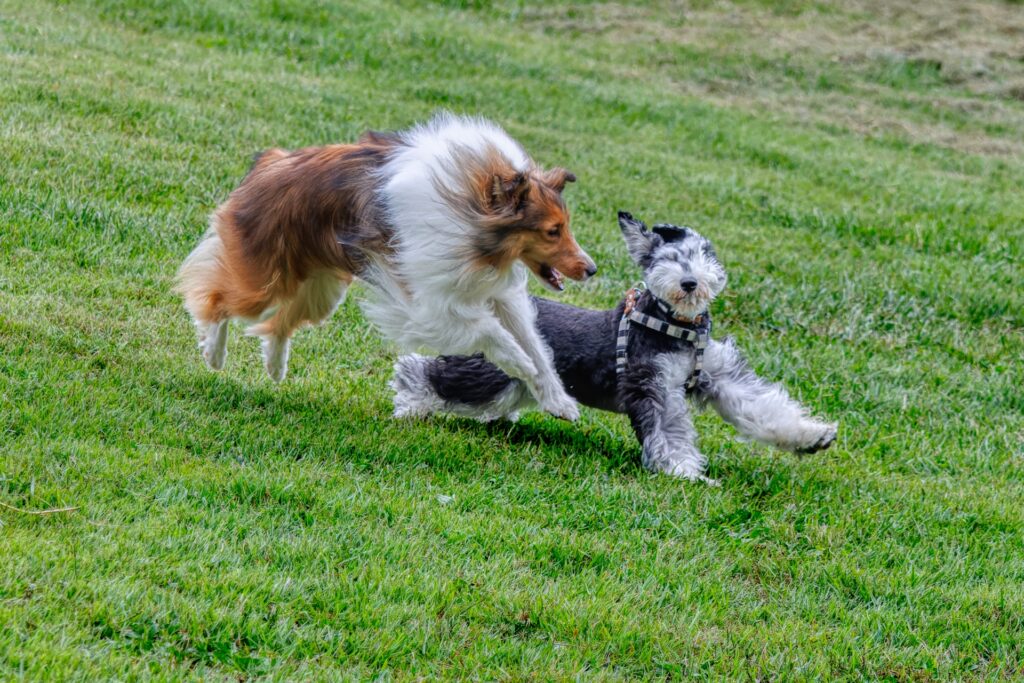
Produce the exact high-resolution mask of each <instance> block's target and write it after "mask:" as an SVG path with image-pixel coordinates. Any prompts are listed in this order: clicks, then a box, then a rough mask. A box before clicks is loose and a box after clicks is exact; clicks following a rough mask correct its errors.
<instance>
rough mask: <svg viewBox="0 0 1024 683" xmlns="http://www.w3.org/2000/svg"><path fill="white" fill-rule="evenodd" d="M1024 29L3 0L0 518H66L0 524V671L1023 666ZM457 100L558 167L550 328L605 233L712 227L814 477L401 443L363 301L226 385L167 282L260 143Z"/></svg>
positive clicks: (737, 460) (495, 435)
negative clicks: (568, 249) (675, 469)
mask: <svg viewBox="0 0 1024 683" xmlns="http://www.w3.org/2000/svg"><path fill="white" fill-rule="evenodd" d="M1019 12H1020V10H1019V6H1018V5H1014V4H1001V3H974V4H972V5H971V7H970V8H967V9H964V8H962V7H961V5H960V4H959V3H952V2H946V1H945V0H943V1H941V2H936V3H924V4H922V3H910V2H909V0H908V1H907V2H902V1H901V2H896V3H880V2H879V3H876V2H874V0H865V2H862V3H825V2H817V1H811V0H790V1H788V2H785V3H779V4H777V5H776V4H772V3H768V2H759V1H757V0H744V1H743V2H738V3H736V4H734V5H730V4H727V3H725V2H694V3H693V4H692V5H677V4H674V3H668V2H656V3H649V4H644V5H642V6H637V7H627V6H623V5H617V4H605V3H581V4H576V5H571V4H564V3H545V4H544V5H543V6H529V5H526V4H524V3H516V2H504V1H497V2H493V3H492V2H488V1H487V0H474V1H473V2H456V1H452V2H438V3H433V4H420V3H413V2H407V1H400V2H381V3H361V2H330V3H326V2H312V1H300V0H259V1H258V2H253V3H233V2H228V1H227V0H203V1H201V2H189V3H185V2H181V3H178V2H172V1H171V0H164V1H161V2H149V1H146V0H118V1H115V0H91V1H84V0H83V1H81V2H78V1H75V2H52V1H51V0H39V1H36V2H16V1H13V0H0V73H2V74H3V76H2V78H0V351H2V353H0V436H2V438H0V502H3V503H4V504H5V505H7V506H13V507H14V508H17V509H20V510H39V509H46V508H52V507H65V506H74V507H77V508H78V509H77V510H75V511H72V512H65V513H55V514H52V515H45V516H38V515H28V514H24V513H22V512H16V511H14V510H12V509H11V508H9V507H3V508H0V623H2V624H3V625H4V627H3V628H2V629H0V679H4V680H21V679H24V680H75V679H78V680H98V679H119V680H135V679H157V680H179V679H229V678H230V679H239V680H242V679H250V678H251V679H256V678H267V679H272V680H285V679H320V678H324V679H333V678H343V679H346V678H350V679H368V678H380V679H384V680H407V679H416V678H431V679H432V678H466V677H470V678H479V679H513V680H527V679H529V680H551V679H569V678H586V679H599V680H605V679H607V680H620V679H658V678H672V679H675V678H684V677H687V678H688V677H695V678H703V679H721V678H739V679H761V680H767V679H772V680H793V679H850V680H859V679H872V680H878V679H885V680H941V679H949V680H964V679H1000V678H1005V679H1015V678H1019V677H1021V676H1022V675H1024V620H1022V616H1021V615H1022V614H1024V586H1022V583H1024V540H1022V539H1024V536H1022V523H1024V509H1022V507H1021V505H1020V501H1021V500H1022V496H1024V471H1022V462H1021V458H1022V455H1024V437H1022V436H1021V435H1022V434H1024V392H1022V391H1021V386H1022V384H1024V369H1022V368H1024V365H1022V364H1021V357H1022V354H1024V338H1022V337H1024V334H1022V328H1024V290H1022V288H1021V281H1022V272H1024V269H1022V264H1021V257H1022V245H1024V228H1022V216H1024V193H1021V192H1020V187H1021V186H1022V184H1024V162H1022V161H1021V159H1022V157H1021V156H1020V154H1019V152H1020V144H1021V143H1020V141H1021V139H1022V133H1024V102H1022V101H1021V99H1020V97H1019V93H1020V92H1021V90H1020V87H1021V86H1020V83H1021V81H1020V78H1021V76H1022V72H1024V61H1021V59H1020V56H1021V55H1020V51H1019V36H1020V33H1021V31H1024V28H1022V27H1024V20H1022V18H1021V15H1020V14H1019ZM1015 36H1016V38H1015ZM1015 41H1016V42H1015ZM1014 50H1016V52H1014ZM975 62H978V63H979V64H980V67H978V68H975ZM441 107H445V108H451V109H454V110H457V111H464V112H472V113H480V114H483V115H486V116H489V117H492V118H494V119H496V120H498V121H500V122H501V123H502V124H503V125H505V126H506V127H507V128H508V129H509V130H510V132H512V133H513V134H514V135H515V136H516V137H518V138H519V139H521V140H522V141H523V142H524V144H525V145H526V147H527V148H528V149H529V150H530V151H531V152H533V153H534V155H535V156H536V157H537V158H538V159H539V160H540V161H541V162H542V163H545V164H547V165H555V164H564V165H566V166H568V167H569V168H571V169H572V170H573V171H575V172H576V173H577V174H578V175H579V177H580V182H579V183H577V185H575V186H572V187H571V188H570V190H569V191H568V197H569V202H570V205H571V207H572V209H573V211H574V226H575V230H576V234H577V236H578V237H579V239H580V241H581V243H582V244H584V245H585V246H586V247H587V248H588V250H589V251H590V253H591V254H592V255H593V256H595V258H597V260H598V262H599V263H600V264H601V269H602V271H601V274H600V276H599V277H598V278H596V279H595V280H594V281H592V282H590V283H587V284H585V285H574V286H572V287H570V289H569V291H568V292H567V293H566V294H565V298H566V299H567V300H571V301H574V302H578V303H582V304H586V305H592V306H609V305H611V304H612V303H614V302H615V301H616V300H617V298H618V297H619V296H620V295H621V294H622V292H623V291H624V290H625V288H626V287H627V286H628V285H629V284H631V283H632V282H633V281H634V280H635V278H636V271H635V269H634V268H633V267H631V266H630V265H629V263H628V262H627V257H626V254H625V250H624V248H623V245H622V244H621V243H620V238H619V236H618V231H617V228H616V226H615V219H614V217H615V210H617V209H620V208H622V209H628V210H630V211H632V212H634V213H635V214H637V215H639V216H641V217H644V218H646V219H647V220H649V221H655V220H671V221H676V222H688V223H691V224H693V225H695V226H697V227H699V229H701V230H702V231H703V232H705V233H706V234H708V235H710V236H711V237H712V238H713V239H714V240H715V242H716V245H717V247H718V251H719V254H720V256H721V257H722V258H723V260H724V261H725V263H726V264H727V267H728V268H729V271H730V275H731V280H730V286H729V288H728V289H727V295H726V296H724V297H723V299H722V300H721V301H720V302H719V303H718V304H717V308H716V310H715V315H716V321H717V322H718V325H717V329H718V330H719V331H720V333H722V334H732V335H735V336H736V337H737V338H738V341H739V343H740V344H741V346H742V347H744V348H745V349H746V350H747V352H748V355H749V356H750V358H751V360H752V362H753V363H754V365H755V366H756V367H757V368H758V369H759V370H760V371H761V372H762V373H763V374H765V375H767V376H770V377H775V378H778V379H780V380H782V381H784V382H785V383H786V384H787V386H789V387H790V388H791V389H792V391H793V392H794V393H795V394H797V395H798V396H800V397H801V398H802V399H803V400H804V401H806V402H807V403H808V404H809V405H810V406H812V407H813V410H814V411H815V412H816V413H818V414H821V415H823V416H827V417H829V418H833V419H837V420H839V422H840V423H841V431H840V441H839V443H838V444H837V446H836V447H834V448H833V449H832V450H830V451H828V452H826V453H824V454H821V455H819V456H815V457H811V458H806V459H803V460H799V459H796V458H794V457H792V456H789V455H785V454H777V453H774V452H771V451H769V450H766V449H765V448H762V447H760V446H754V445H750V444H744V443H739V442H737V441H735V440H734V439H733V438H732V433H731V432H730V430H729V429H728V428H727V427H725V426H724V425H722V423H721V422H720V421H719V420H717V419H716V418H714V417H713V416H701V417H700V418H699V420H698V427H699V429H700V431H701V433H702V446H703V448H704V450H705V451H706V452H707V453H708V454H709V456H710V471H709V474H710V475H711V476H712V477H715V478H718V479H720V480H721V481H722V486H721V487H720V488H715V489H711V488H706V487H704V486H698V485H689V484H686V483H683V482H680V481H677V480H673V479H670V478H668V477H664V476H654V475H649V474H647V473H645V472H644V471H643V470H642V469H641V468H640V467H639V464H638V460H639V448H638V446H637V444H636V443H635V441H634V439H633V438H632V435H631V433H630V431H629V429H628V425H627V424H626V423H625V421H624V420H623V419H621V418H619V417H618V416H609V415H605V414H599V413H596V412H592V411H585V412H584V415H583V418H582V419H581V421H580V423H579V424H576V425H569V424H565V423H562V422H558V421H555V420H552V419H549V418H547V417H545V416H542V415H532V416H529V417H526V418H525V419H524V420H523V421H522V422H521V423H519V424H516V425H509V424H496V425H490V426H481V425H477V424H474V423H469V422H465V421H460V420H454V419H437V420H431V421H426V422H419V423H411V422H396V421H393V420H391V419H390V418H389V416H388V415H389V409H390V396H389V393H388V390H387V388H386V381H387V379H388V377H389V372H390V364H391V362H392V360H393V358H394V350H393V349H391V348H389V347H387V346H386V345H384V344H382V342H381V341H380V340H379V338H378V337H377V336H376V335H375V334H374V333H373V331H372V330H370V329H368V328H367V326H366V325H365V324H364V322H363V320H362V317H361V315H360V313H359V310H358V306H357V305H356V302H355V301H349V302H347V303H346V304H345V305H344V306H343V307H342V308H341V310H340V311H339V312H338V314H337V315H336V316H335V317H334V318H333V319H332V321H330V323H329V324H327V325H325V326H323V327H320V328H317V329H315V330H311V331H306V332H303V333H301V334H300V336H299V337H298V339H297V343H296V344H295V347H294V353H293V362H292V366H291V374H290V376H289V378H288V380H287V381H286V382H285V383H284V384H282V385H281V386H272V385H271V383H270V382H269V380H268V379H267V378H266V377H265V376H264V374H263V372H262V370H261V367H260V364H259V362H258V360H257V357H258V356H257V354H258V351H257V344H256V342H255V341H254V340H252V339H246V338H241V337H240V336H239V335H237V334H236V335H235V337H234V338H233V339H232V342H231V345H230V347H229V348H230V355H229V366H228V369H227V370H226V371H225V372H224V373H221V374H214V373H210V372H208V371H207V370H206V369H205V368H204V367H203V366H202V364H201V362H200V359H199V356H198V353H197V352H196V350H195V348H194V340H193V336H192V330H191V328H190V325H189V322H188V320H187V317H186V315H185V313H184V311H183V310H182V308H181V305H180V302H179V301H178V300H177V299H176V298H175V297H174V296H173V295H172V294H171V293H170V286H171V281H172V277H173V274H174V271H175V269H176V267H177V265H178V264H179V263H180V261H181V260H182V258H183V257H184V256H185V254H186V253H187V252H188V251H189V249H190V248H191V247H192V246H193V245H194V244H195V242H196V240H197V238H198V237H199V235H200V234H201V233H202V232H203V229H204V224H205V217H206V215H207V214H208V213H209V211H210V210H211V209H212V207H214V206H215V205H216V204H217V203H218V202H219V201H220V200H222V199H223V198H224V197H225V195H226V194H227V192H229V191H230V189H231V188H232V187H233V185H234V184H235V183H236V182H237V181H238V179H239V178H240V177H241V175H242V174H243V173H244V170H245V168H246V166H247V164H248V161H249V158H250V156H251V155H252V153H253V152H255V151H257V150H260V149H262V148H265V147H268V146H272V145H282V146H292V147H295V146H299V145H306V144H319V143H324V142H329V141H340V140H349V139H352V138H354V137H355V136H356V135H357V134H358V133H359V132H361V131H362V130H364V129H367V128H385V129H386V128H397V127H403V126H406V125H408V124H410V123H411V122H413V121H416V120H421V119H423V118H424V117H427V116H429V115H430V113H431V112H433V111H434V110H436V109H437V108H441Z"/></svg>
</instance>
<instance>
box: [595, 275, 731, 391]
mask: <svg viewBox="0 0 1024 683" xmlns="http://www.w3.org/2000/svg"><path fill="white" fill-rule="evenodd" d="M642 293H643V290H640V289H638V288H636V287H634V288H633V289H631V290H629V291H628V292H627V293H626V306H625V308H624V309H623V311H622V320H621V321H620V322H619V334H618V337H617V341H616V344H615V371H616V374H617V375H618V376H619V377H621V376H622V373H623V371H625V369H626V363H627V362H628V361H629V357H628V356H627V354H626V349H627V347H628V346H629V329H630V323H633V324H634V325H642V326H643V327H646V328H647V329H650V330H654V331H655V332H660V333H661V334H665V335H668V336H669V337H674V338H676V339H682V340H684V341H687V342H689V343H691V344H693V348H694V352H695V353H694V359H693V372H691V373H690V376H689V378H687V380H686V384H685V387H686V390H687V391H690V390H692V389H693V388H694V387H696V386H697V382H698V380H699V379H700V373H701V370H702V369H703V368H704V349H706V348H707V346H708V341H709V340H710V339H711V316H710V315H709V314H708V313H707V312H706V311H705V312H704V313H703V314H701V315H698V316H697V317H696V318H694V319H693V320H692V321H682V320H680V319H679V318H676V317H675V316H674V315H673V313H672V309H671V308H670V307H669V306H668V304H666V303H665V302H664V301H661V300H660V299H655V303H657V305H658V309H659V310H660V311H661V312H662V313H664V314H665V315H667V316H668V317H669V318H671V319H672V320H675V321H676V322H682V323H683V325H676V324H672V323H670V322H668V321H665V320H660V319H659V318H654V317H651V316H649V315H645V314H643V313H641V312H640V311H638V310H636V303H637V301H638V300H639V299H640V295H641V294H642ZM684 325H685V326H684Z"/></svg>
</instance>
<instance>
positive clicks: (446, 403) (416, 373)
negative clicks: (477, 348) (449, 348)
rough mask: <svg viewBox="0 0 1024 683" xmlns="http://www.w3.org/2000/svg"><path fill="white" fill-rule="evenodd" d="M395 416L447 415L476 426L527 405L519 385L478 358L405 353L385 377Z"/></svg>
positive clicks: (510, 416)
mask: <svg viewBox="0 0 1024 683" xmlns="http://www.w3.org/2000/svg"><path fill="white" fill-rule="evenodd" d="M390 386H391V388H392V389H393V390H394V392H395V396H394V404H395V412H394V416H395V417H425V416H427V415H430V414H432V413H452V414H454V415H461V416H463V417H471V418H473V419H475V420H479V421H480V422H491V421H493V420H497V419H501V418H507V419H510V420H516V419H517V418H518V416H519V411H520V410H522V409H524V408H529V407H531V406H532V405H533V399H532V397H531V396H530V394H529V392H528V391H527V389H526V387H525V386H524V385H523V383H522V381H520V380H516V379H512V378H510V377H509V376H508V375H506V374H505V373H503V372H502V371H501V370H499V369H498V368H497V367H496V366H495V365H494V364H492V363H490V362H489V361H488V360H487V359H485V358H484V357H483V356H480V355H475V356H441V357H427V356H421V355H419V354H415V353H411V354H408V355H405V356H402V357H400V358H399V359H398V360H397V361H395V374H394V376H393V377H392V378H391V382H390Z"/></svg>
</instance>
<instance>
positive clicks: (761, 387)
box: [702, 339, 836, 453]
mask: <svg viewBox="0 0 1024 683" xmlns="http://www.w3.org/2000/svg"><path fill="white" fill-rule="evenodd" d="M704 373H705V376H706V378H707V381H706V383H705V389H704V396H703V397H702V398H703V399H704V400H706V401H708V402H709V403H711V405H712V406H713V407H714V408H715V410H716V411H717V412H718V414H719V415H721V416H722V419H723V420H725V421H726V422H728V423H729V424H731V425H732V426H733V427H735V428H736V431H738V432H739V433H740V434H742V435H743V436H745V437H747V438H750V439H755V440H757V441H760V442H762V443H767V444H771V445H772V446H775V447H777V448H782V449H784V450H787V451H795V452H798V453H813V452H815V451H819V450H823V449H825V448H828V447H829V446H830V445H832V442H833V441H835V438H836V425H835V424H832V423H827V422H822V421H820V420H816V419H814V418H812V417H809V416H808V415H807V411H806V410H805V409H804V407H803V406H801V405H800V404H799V403H797V402H796V401H794V400H793V399H792V398H790V396H789V394H788V393H787V392H786V390H785V389H784V388H783V387H782V385H781V384H775V383H773V382H767V381H765V380H763V379H761V378H760V377H758V376H757V375H756V374H755V373H754V371H753V370H752V369H751V368H750V366H749V365H747V362H746V361H745V360H744V359H743V356H742V355H741V354H740V352H739V350H737V349H736V347H735V346H734V345H733V342H732V340H731V339H727V340H726V341H725V342H724V343H719V342H714V341H713V342H711V343H710V344H709V345H708V349H707V351H706V352H705V353H704Z"/></svg>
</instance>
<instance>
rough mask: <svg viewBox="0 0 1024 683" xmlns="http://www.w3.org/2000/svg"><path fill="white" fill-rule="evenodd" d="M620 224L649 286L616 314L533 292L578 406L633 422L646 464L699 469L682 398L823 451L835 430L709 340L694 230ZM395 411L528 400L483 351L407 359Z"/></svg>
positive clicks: (710, 256)
mask: <svg viewBox="0 0 1024 683" xmlns="http://www.w3.org/2000/svg"><path fill="white" fill-rule="evenodd" d="M619 227H620V228H621V229H622V234H623V236H624V237H625V240H626V246H627V247H628V249H629V253H630V256H632V257H633V260H634V261H636V263H637V264H638V265H639V266H640V267H641V268H643V271H644V281H645V282H646V283H647V289H646V291H643V292H637V291H635V290H634V292H631V294H630V295H629V296H627V297H626V299H624V300H623V301H622V302H620V303H619V305H618V306H616V307H615V308H613V309H611V310H605V311H592V310H587V309H583V308H578V307H575V306H570V305H567V304H562V303H557V302H554V301H549V300H547V299H542V298H538V297H535V298H534V299H533V302H534V305H535V306H536V308H537V327H538V330H539V331H540V333H541V336H543V337H544V340H545V341H546V342H547V344H548V345H549V346H550V348H551V351H552V353H553V356H554V363H555V368H556V369H557V371H558V374H559V375H560V376H561V378H562V382H563V383H564V385H565V388H566V389H567V390H568V392H569V393H570V394H572V395H573V396H574V397H575V398H576V399H577V400H578V401H579V402H581V403H583V404H585V405H588V406H591V407H593V408H600V409H602V410H609V411H613V412H618V413H625V414H627V415H628V416H629V418H630V421H631V422H632V425H633V429H634V431H635V432H636V436H637V438H638V439H639V440H640V443H641V444H643V454H642V462H643V465H644V467H646V468H647V469H649V470H654V471H658V472H666V473H668V474H672V475H676V476H682V477H686V478H687V479H691V480H696V479H699V480H702V481H705V482H707V483H714V482H713V481H712V480H710V479H707V478H706V477H705V476H704V468H705V463H706V459H705V457H704V455H703V454H701V452H700V450H699V449H698V448H697V433H696V431H695V430H694V426H693V421H692V419H691V415H690V409H689V407H688V405H687V400H686V399H687V398H689V399H690V400H691V401H692V402H693V403H695V404H696V405H697V406H698V407H700V406H704V405H707V404H710V405H711V406H712V407H713V408H714V409H715V410H716V411H717V412H718V414H719V415H721V416H722V418H723V419H724V420H725V421H726V422H728V423H729V424H731V425H732V426H733V427H735V428H736V430H737V431H738V432H739V433H740V434H741V435H742V436H743V437H746V438H749V439H754V440H757V441H761V442H764V443H767V444H770V445H773V446H776V447H778V448H781V449H785V450H789V451H794V452H797V453H812V452H815V451H819V450H822V449H825V448H828V447H829V446H830V445H831V444H832V442H833V441H835V438H836V425H835V424H830V423H827V422H823V421H820V420H817V419H814V418H812V417H809V416H808V415H807V412H806V411H805V409H804V408H803V407H802V406H801V405H800V404H799V403H797V402H796V401H794V400H793V399H792V398H790V396H789V394H787V393H786V390H785V389H784V388H783V387H782V386H781V385H779V384H773V383H770V382H767V381H765V380H763V379H761V378H760V377H758V376H757V375H756V374H755V373H754V371H753V370H752V369H751V368H750V366H749V365H748V364H747V363H746V361H745V360H744V359H743V357H742V355H741V354H740V352H739V350H737V348H736V347H735V345H734V344H733V341H732V340H731V339H729V338H726V339H725V340H723V341H721V342H717V341H713V340H711V339H710V328H711V320H710V317H709V316H708V305H709V304H710V303H711V301H712V300H713V299H714V298H715V297H716V296H717V295H718V294H719V293H720V292H721V291H722V288H723V287H724V286H725V282H726V275H725V270H724V269H723V268H722V265H721V263H719V261H718V258H717V256H716V254H715V251H714V248H713V247H712V246H711V243H710V242H709V241H708V240H707V239H705V238H704V237H703V236H701V235H700V234H698V233H697V232H696V231H694V230H692V229H691V228H683V227H678V226H674V225H667V224H662V225H655V226H653V227H652V229H651V230H648V229H647V226H646V225H644V223H643V222H641V221H638V220H635V219H634V218H633V217H632V216H631V215H629V214H628V213H622V212H620V213H619ZM391 387H392V388H393V389H394V390H395V398H394V402H395V415H396V416H425V415H429V414H431V413H441V412H443V413H453V414H456V415H463V416H467V417H472V418H475V419H478V420H481V421H490V420H495V419H498V418H510V419H516V418H517V417H518V413H519V411H520V410H523V409H526V408H531V407H534V405H535V404H534V401H533V398H532V396H531V395H530V392H529V391H528V390H527V388H526V386H525V385H523V383H522V382H521V381H519V380H515V379H512V378H510V377H509V376H508V375H506V374H505V373H503V372H502V371H501V370H499V369H498V368H496V367H495V366H494V365H492V364H491V363H489V362H487V360H485V359H484V358H483V356H481V355H479V354H478V355H475V356H440V357H437V358H429V357H425V356H420V355H415V354H413V355H407V356H403V357H401V358H399V359H398V361H397V362H396V364H395V376H394V378H393V379H392V381H391Z"/></svg>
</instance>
